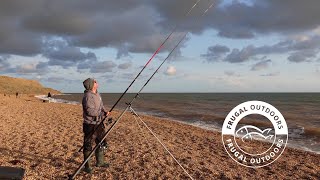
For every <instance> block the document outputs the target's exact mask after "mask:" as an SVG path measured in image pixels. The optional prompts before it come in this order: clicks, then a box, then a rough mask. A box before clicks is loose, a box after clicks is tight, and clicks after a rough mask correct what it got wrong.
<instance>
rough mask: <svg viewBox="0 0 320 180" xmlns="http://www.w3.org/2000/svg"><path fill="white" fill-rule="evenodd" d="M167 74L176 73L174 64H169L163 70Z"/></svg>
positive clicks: (172, 74)
mask: <svg viewBox="0 0 320 180" xmlns="http://www.w3.org/2000/svg"><path fill="white" fill-rule="evenodd" d="M165 74H166V75H168V76H174V75H176V74H177V69H176V68H175V67H174V66H169V67H168V68H167V70H166V72H165Z"/></svg>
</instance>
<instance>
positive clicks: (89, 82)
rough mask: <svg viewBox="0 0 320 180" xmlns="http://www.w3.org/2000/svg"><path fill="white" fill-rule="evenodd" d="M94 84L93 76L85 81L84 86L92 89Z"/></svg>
mask: <svg viewBox="0 0 320 180" xmlns="http://www.w3.org/2000/svg"><path fill="white" fill-rule="evenodd" d="M93 85H94V79H93V78H88V79H86V80H84V81H83V86H84V88H86V90H92V88H93Z"/></svg>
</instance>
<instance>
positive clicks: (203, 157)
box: [0, 96, 320, 179]
mask: <svg viewBox="0 0 320 180" xmlns="http://www.w3.org/2000/svg"><path fill="white" fill-rule="evenodd" d="M0 112H1V113H0V119H1V123H0V129H1V131H0V137H1V138H0V166H11V167H22V168H24V169H26V173H25V178H24V179H66V178H67V175H68V174H71V173H73V172H74V171H75V170H76V168H77V167H78V166H79V165H80V164H81V162H82V160H83V156H82V153H79V152H78V149H79V148H80V147H81V146H82V139H83V134H82V117H81V115H82V109H81V106H80V105H68V104H57V103H43V102H41V101H40V100H38V99H35V98H32V97H27V96H23V97H20V98H15V97H13V96H11V97H8V96H6V97H4V96H1V97H0ZM118 114H119V113H118V112H116V111H115V112H113V113H112V116H113V117H117V115H118ZM141 117H142V119H143V120H144V121H145V122H146V124H147V125H148V126H149V127H150V128H151V129H152V130H153V131H154V132H155V133H156V134H157V135H158V137H159V139H161V141H162V142H163V143H164V144H165V145H166V146H167V147H168V149H169V150H170V151H171V153H172V154H173V155H174V156H175V157H176V158H177V160H178V161H179V162H180V163H181V164H182V166H183V167H184V168H185V169H186V170H187V171H188V172H189V174H190V175H191V176H192V177H193V178H194V179H320V165H319V164H320V155H319V154H314V153H310V152H305V151H301V150H295V149H291V148H288V147H287V148H286V150H285V151H284V153H283V154H282V156H281V157H280V158H279V159H278V160H277V161H275V162H274V163H272V164H271V165H269V166H266V167H263V168H257V169H252V168H246V167H244V166H241V165H239V164H237V163H236V162H234V161H233V160H232V159H231V158H230V157H229V156H228V154H227V153H226V152H225V150H224V147H223V144H222V142H221V133H219V132H212V131H208V130H203V129H200V128H198V127H193V126H189V125H186V124H181V123H177V122H174V121H169V120H166V119H161V118H156V117H152V116H141ZM107 139H108V142H109V148H108V150H107V151H106V154H105V159H106V161H108V162H109V163H110V164H111V166H110V167H109V168H97V167H94V169H93V170H94V171H93V173H92V174H85V173H84V172H81V173H80V174H79V175H78V176H77V179H188V176H187V175H186V173H185V172H184V171H183V170H182V169H181V168H180V167H179V165H178V164H177V163H176V162H175V161H174V160H173V159H172V158H171V156H170V155H169V154H168V153H167V152H166V151H165V150H164V149H163V148H162V146H161V145H160V144H159V143H158V142H157V141H156V139H155V138H154V137H153V136H152V135H151V134H150V133H149V131H148V130H147V129H146V128H145V127H144V126H142V124H141V123H139V124H138V122H137V121H136V120H135V119H134V117H133V116H132V114H130V113H129V112H128V113H126V114H125V115H124V117H123V118H122V119H121V120H120V121H119V123H118V124H117V125H116V127H115V128H114V129H113V131H112V132H111V133H110V135H109V136H108V137H107ZM263 145H264V143H260V142H257V143H256V144H255V146H256V148H258V147H261V146H263ZM253 148H255V147H253ZM91 163H92V164H93V165H94V163H95V160H94V158H92V160H91Z"/></svg>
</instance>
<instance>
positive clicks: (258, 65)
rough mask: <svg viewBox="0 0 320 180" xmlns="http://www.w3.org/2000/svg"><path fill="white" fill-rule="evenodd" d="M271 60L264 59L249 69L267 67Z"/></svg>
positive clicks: (255, 69) (256, 69) (257, 69)
mask: <svg viewBox="0 0 320 180" xmlns="http://www.w3.org/2000/svg"><path fill="white" fill-rule="evenodd" d="M271 62H272V61H271V60H264V61H261V62H258V63H256V64H254V65H253V66H252V68H251V71H259V70H263V69H266V68H268V67H269V64H270V63H271Z"/></svg>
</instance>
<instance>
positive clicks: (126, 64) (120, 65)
mask: <svg viewBox="0 0 320 180" xmlns="http://www.w3.org/2000/svg"><path fill="white" fill-rule="evenodd" d="M131 66H132V63H131V62H126V63H122V64H119V65H118V68H119V69H128V68H130V67H131Z"/></svg>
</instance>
